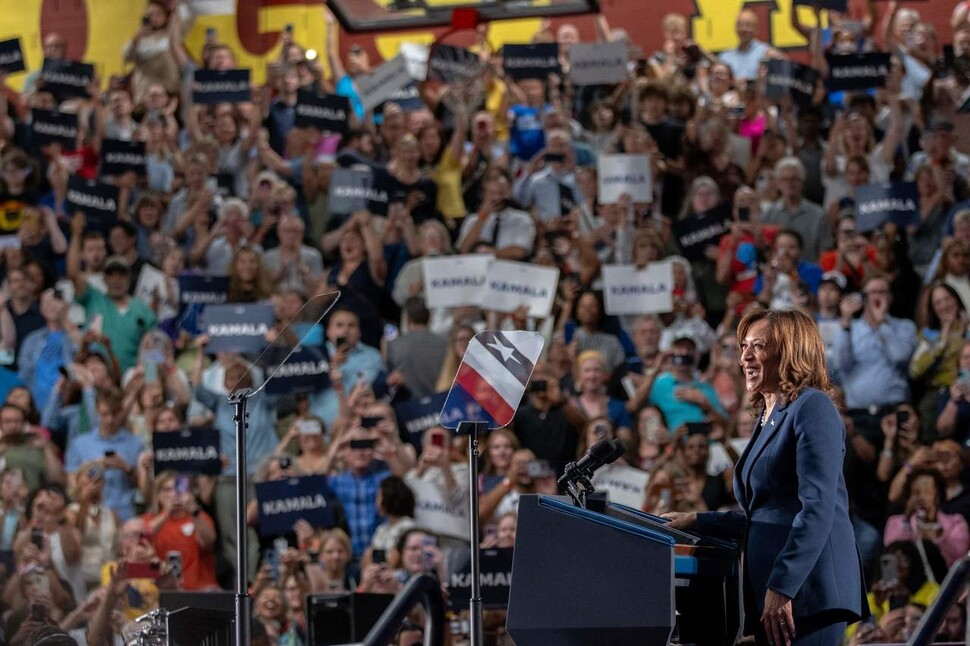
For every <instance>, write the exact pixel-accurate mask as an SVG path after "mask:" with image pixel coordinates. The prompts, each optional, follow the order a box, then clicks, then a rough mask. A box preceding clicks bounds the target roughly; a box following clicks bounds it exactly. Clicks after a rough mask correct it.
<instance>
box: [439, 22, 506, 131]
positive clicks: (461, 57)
mask: <svg viewBox="0 0 970 646" xmlns="http://www.w3.org/2000/svg"><path fill="white" fill-rule="evenodd" d="M479 25H480V20H479V15H478V12H477V11H476V10H475V9H470V8H459V9H455V10H454V11H452V14H451V27H450V28H449V29H448V31H446V32H445V33H443V34H442V35H441V36H439V37H438V38H436V39H435V41H434V43H433V44H432V45H431V48H430V50H429V52H428V74H427V81H426V83H427V85H428V87H429V88H430V89H431V90H432V91H433V92H434V93H435V94H437V95H438V97H439V100H440V101H441V102H442V103H444V104H445V106H446V107H447V108H448V109H449V110H451V112H453V113H455V114H471V113H472V112H474V111H476V110H478V109H479V108H481V107H482V105H483V101H484V99H485V88H486V84H487V82H488V72H489V67H490V65H491V56H492V49H491V46H490V45H489V42H488V39H487V38H486V37H485V34H484V32H483V31H482V30H480V29H479Z"/></svg>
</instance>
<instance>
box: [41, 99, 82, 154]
mask: <svg viewBox="0 0 970 646" xmlns="http://www.w3.org/2000/svg"><path fill="white" fill-rule="evenodd" d="M30 130H31V133H32V134H33V135H34V141H35V142H36V143H37V144H38V145H40V146H44V145H47V144H60V145H61V147H62V148H64V149H66V150H74V149H75V148H76V147H77V115H76V114H71V113H69V112H57V111H56V110H41V109H40V108H33V109H32V110H31V111H30Z"/></svg>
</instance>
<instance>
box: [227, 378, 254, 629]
mask: <svg viewBox="0 0 970 646" xmlns="http://www.w3.org/2000/svg"><path fill="white" fill-rule="evenodd" d="M248 397H249V390H248V389H247V390H240V391H236V392H234V393H232V395H230V396H229V403H231V404H232V405H233V406H235V408H236V410H235V412H234V413H233V420H234V421H235V422H236V646H249V641H250V637H249V630H250V625H249V622H250V607H249V582H248V578H249V577H248V576H247V572H246V565H247V556H248V552H249V550H248V547H247V542H248V541H247V539H248V531H249V528H248V527H247V526H246V428H247V427H248V425H249V422H248V421H247V420H248V419H249V413H247V412H246V400H247V398H248Z"/></svg>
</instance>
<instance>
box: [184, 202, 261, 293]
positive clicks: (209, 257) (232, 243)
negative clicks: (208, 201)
mask: <svg viewBox="0 0 970 646" xmlns="http://www.w3.org/2000/svg"><path fill="white" fill-rule="evenodd" d="M252 235H253V226H252V224H250V222H249V206H247V205H246V203H245V202H244V201H242V200H241V199H239V198H238V197H231V198H229V199H227V200H226V201H225V202H223V203H222V205H221V206H220V207H219V219H218V220H217V221H216V223H215V224H214V225H212V226H211V227H210V228H209V230H208V231H207V232H205V233H204V234H202V235H200V236H198V238H196V241H195V245H193V247H192V252H191V254H190V259H191V260H192V262H193V263H199V262H201V261H202V260H203V259H204V261H205V267H206V269H208V271H209V273H211V274H216V275H222V276H225V275H226V274H228V273H229V265H230V263H232V257H233V256H234V255H235V254H236V252H237V251H239V250H240V249H241V248H242V247H244V246H249V247H251V248H253V249H255V250H256V252H257V253H262V249H261V248H260V246H259V245H258V244H252V243H250V240H249V239H250V238H251V237H252Z"/></svg>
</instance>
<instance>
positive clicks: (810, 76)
mask: <svg viewBox="0 0 970 646" xmlns="http://www.w3.org/2000/svg"><path fill="white" fill-rule="evenodd" d="M765 65H766V66H767V68H768V76H767V77H766V79H765V82H766V84H767V85H766V86H765V98H766V99H767V100H769V101H771V102H773V103H777V102H778V101H781V100H782V99H783V98H784V97H786V96H791V98H792V100H793V101H794V102H795V103H796V104H798V105H800V106H803V107H804V106H809V105H812V99H813V97H814V95H815V85H816V84H817V83H818V79H819V78H820V77H821V75H820V74H819V72H818V70H816V69H814V68H811V67H808V66H807V65H802V64H801V63H796V62H795V61H789V60H774V59H773V60H769V61H766V62H765Z"/></svg>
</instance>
